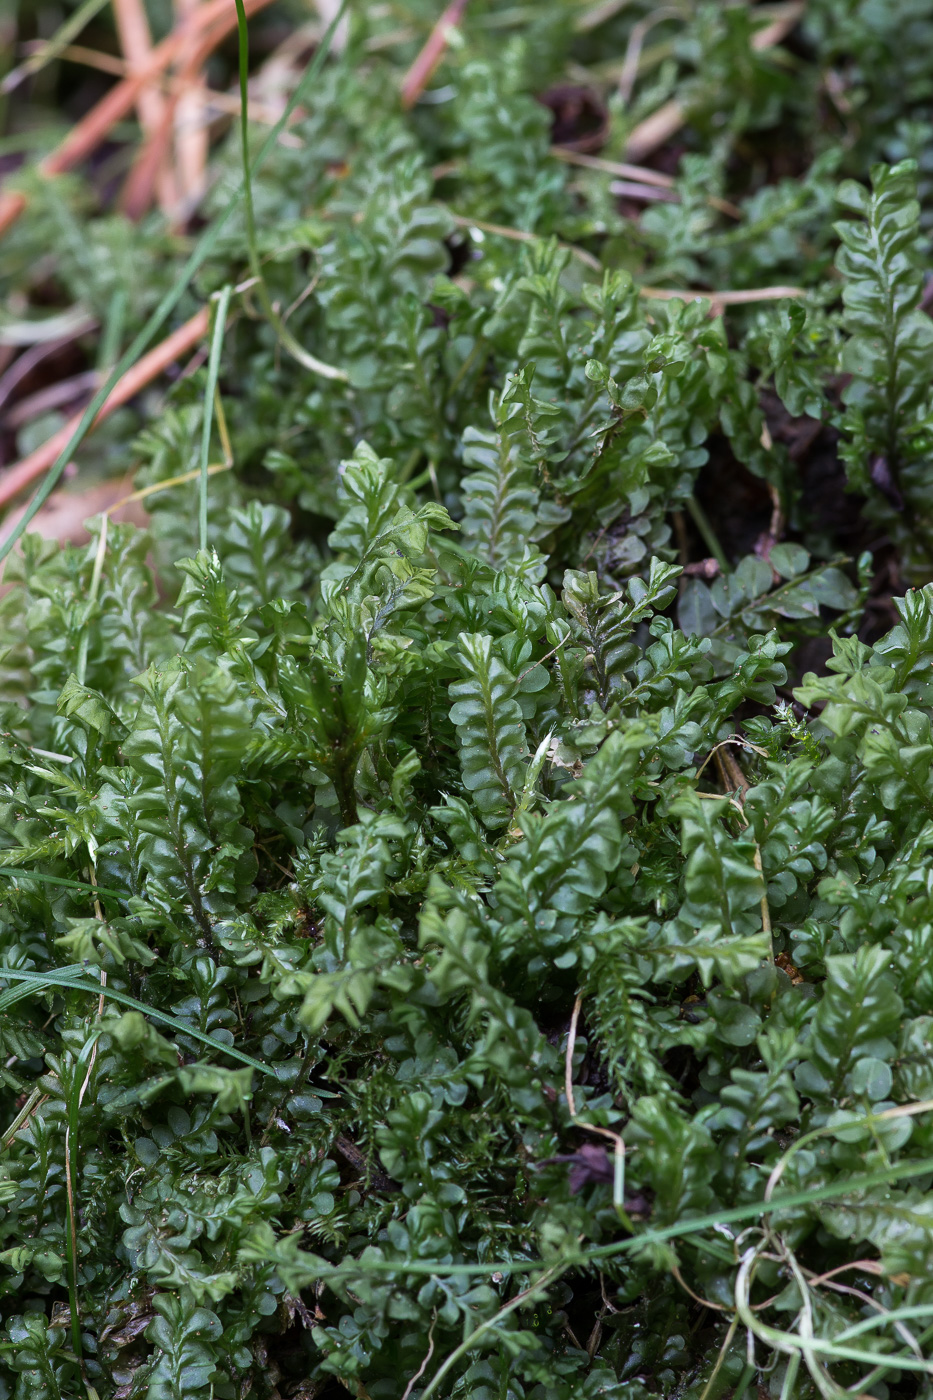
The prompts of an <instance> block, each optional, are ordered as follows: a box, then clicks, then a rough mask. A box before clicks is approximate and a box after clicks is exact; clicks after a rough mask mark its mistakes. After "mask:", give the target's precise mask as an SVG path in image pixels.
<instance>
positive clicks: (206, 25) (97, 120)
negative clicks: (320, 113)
mask: <svg viewBox="0 0 933 1400" xmlns="http://www.w3.org/2000/svg"><path fill="white" fill-rule="evenodd" d="M270 3H271V0H244V4H245V8H246V13H247V15H251V14H255V13H256V11H257V10H261V9H263V8H264V7H265V6H266V5H268V4H270ZM196 18H197V24H196V26H195V25H192V26H191V27H185V28H183V29H180V30H179V29H174V30H173V31H172V33H171V34H169V35H168V36H167V38H165V39H163V40H162V42H161V44H157V45H156V47H155V48H154V49H153V50H152V54H151V56H150V58H149V61H148V62H147V64H146V66H145V67H144V68H140V69H139V71H138V72H136V73H134V74H130V75H128V76H127V77H126V78H124V79H123V81H122V82H119V83H117V84H116V86H115V87H112V88H111V89H110V91H109V92H108V93H107V94H106V96H105V97H103V98H101V100H100V102H98V104H97V106H96V107H92V108H91V110H90V112H88V114H87V116H86V117H84V118H82V120H81V121H79V122H78V123H76V125H75V126H74V127H72V129H71V131H70V132H69V133H68V135H67V136H66V137H65V139H64V141H62V142H61V144H60V145H58V146H56V148H55V150H54V151H52V152H51V153H50V154H49V155H47V156H46V157H45V158H44V159H43V160H41V161H40V162H39V164H38V165H37V166H36V170H37V172H38V173H39V174H40V175H62V174H64V172H65V171H66V170H71V169H73V167H74V166H76V165H79V164H80V163H81V161H82V160H84V159H85V158H86V157H87V156H89V155H90V154H91V152H92V151H94V150H95V149H96V148H97V146H99V145H100V143H101V141H103V140H104V138H105V137H106V136H107V134H108V133H109V132H110V130H111V129H112V128H113V127H114V126H115V125H116V123H117V122H118V121H122V119H123V118H124V117H125V116H126V114H127V113H128V112H129V111H130V109H131V108H132V106H133V104H134V103H135V101H136V99H137V97H138V95H139V93H140V91H141V90H142V88H143V87H145V85H146V84H147V83H150V82H152V81H153V79H156V78H158V77H159V75H160V74H161V73H162V72H163V71H164V70H165V69H166V68H167V67H168V66H169V64H170V63H172V62H173V61H174V59H175V58H176V57H178V56H179V55H180V54H181V53H182V52H183V51H184V49H185V45H186V44H189V43H191V42H192V41H193V40H194V39H195V38H197V37H199V36H201V35H202V34H204V33H205V32H206V31H207V30H208V29H210V42H211V48H216V46H217V45H218V44H219V43H220V41H221V40H222V39H223V38H225V37H226V35H227V34H229V33H230V31H231V30H232V29H235V28H236V12H235V10H234V9H233V8H232V6H231V4H230V0H207V3H206V4H205V5H203V6H202V7H201V9H200V11H199V12H198V14H197V17H196ZM26 203H27V200H26V196H25V195H23V194H11V193H6V194H0V234H2V233H4V232H6V230H7V229H8V228H10V227H11V226H12V225H13V224H15V223H16V220H17V219H18V218H19V217H20V215H21V214H22V212H23V210H24V209H25V208H26Z"/></svg>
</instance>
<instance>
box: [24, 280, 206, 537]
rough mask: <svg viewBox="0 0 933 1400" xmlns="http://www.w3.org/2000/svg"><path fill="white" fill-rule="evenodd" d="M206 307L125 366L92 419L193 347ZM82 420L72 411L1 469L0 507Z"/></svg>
mask: <svg viewBox="0 0 933 1400" xmlns="http://www.w3.org/2000/svg"><path fill="white" fill-rule="evenodd" d="M208 321H209V317H208V309H207V307H202V309H201V310H200V311H199V312H197V314H196V315H194V316H192V317H191V319H190V321H186V322H185V324H184V325H183V326H179V328H178V330H176V331H173V332H172V334H171V335H169V336H167V337H166V338H165V340H163V341H162V342H161V343H160V344H159V345H157V346H155V348H154V349H152V350H150V351H149V352H148V354H146V355H143V357H142V359H140V360H138V361H137V362H136V364H135V365H134V366H133V367H132V369H130V370H128V371H127V372H126V374H125V375H124V376H123V378H122V379H121V380H120V381H119V383H118V384H116V385H115V386H114V388H113V391H112V392H111V394H110V395H109V397H108V398H107V400H106V402H105V403H104V405H103V407H102V408H101V410H100V412H99V413H98V415H97V417H96V418H95V419H94V424H93V425H92V426H96V425H97V424H98V423H101V422H103V420H104V419H105V418H109V416H110V414H111V413H113V412H114V411H115V410H116V409H118V408H121V407H122V406H123V404H125V403H128V402H129V400H130V399H132V398H134V397H135V395H136V394H138V393H139V392H140V390H141V389H144V388H145V387H146V385H147V384H150V383H151V382H152V380H153V379H156V378H157V377H158V376H159V375H160V374H162V373H163V372H164V371H165V370H166V369H168V367H169V365H172V364H174V363H175V361H176V360H178V359H180V358H181V356H182V355H184V354H185V353H186V352H187V351H189V350H191V349H193V347H194V346H195V345H197V343H198V342H199V341H200V340H203V338H204V336H205V335H206V334H207V329H208ZM80 421H81V414H80V413H79V414H75V416H74V418H72V419H69V421H68V422H67V423H66V424H65V425H64V427H62V428H59V430H58V432H57V433H54V434H53V435H52V437H50V438H49V439H48V441H47V442H44V443H43V444H42V446H41V447H37V448H36V450H35V452H31V453H30V454H29V456H28V457H23V458H22V460H21V461H19V462H17V463H16V464H15V466H12V467H10V469H9V470H8V471H6V472H4V473H3V476H2V477H0V509H2V508H3V507H4V506H7V505H9V503H10V502H11V501H13V500H15V499H16V497H17V496H18V495H19V493H20V492H21V491H24V490H25V489H26V487H27V486H30V485H31V484H32V483H33V482H34V481H36V480H37V479H38V478H39V477H40V476H43V475H44V473H45V472H47V471H48V470H49V468H50V467H51V465H52V463H53V462H54V461H55V459H56V457H57V456H58V454H59V453H60V452H62V451H63V450H64V449H65V448H66V447H67V446H68V443H69V442H70V441H71V438H72V436H73V434H74V433H75V431H76V430H77V427H78V424H79V423H80Z"/></svg>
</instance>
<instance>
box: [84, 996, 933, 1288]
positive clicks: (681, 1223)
mask: <svg viewBox="0 0 933 1400" xmlns="http://www.w3.org/2000/svg"><path fill="white" fill-rule="evenodd" d="M96 990H99V988H96V987H95V991H96ZM918 1176H933V1157H922V1158H918V1159H917V1160H915V1161H909V1162H898V1163H897V1164H896V1165H895V1166H891V1167H884V1168H881V1169H879V1170H878V1171H875V1172H866V1173H865V1174H864V1175H862V1176H853V1177H851V1178H850V1179H849V1180H848V1181H845V1182H838V1181H836V1182H830V1183H829V1184H828V1185H826V1186H817V1187H814V1188H813V1189H812V1190H809V1191H791V1192H788V1193H787V1194H786V1195H784V1196H774V1197H772V1198H771V1200H770V1201H764V1200H762V1201H750V1202H749V1203H748V1204H747V1205H744V1206H732V1207H730V1208H729V1209H728V1210H721V1211H713V1212H711V1213H710V1214H709V1215H696V1216H690V1217H689V1218H688V1219H687V1220H678V1221H676V1222H675V1223H674V1224H673V1225H664V1226H661V1227H660V1228H659V1229H655V1230H652V1229H648V1230H641V1231H639V1233H638V1234H637V1235H630V1236H629V1237H628V1238H627V1239H624V1240H614V1241H613V1242H612V1243H611V1244H603V1245H597V1246H596V1247H595V1248H593V1249H581V1250H580V1252H579V1254H575V1255H573V1256H572V1257H570V1258H568V1260H567V1268H574V1269H577V1268H592V1267H594V1266H598V1265H599V1263H600V1261H601V1260H603V1259H611V1258H613V1257H614V1256H615V1255H618V1254H629V1253H631V1251H632V1250H634V1249H641V1248H643V1247H644V1246H645V1245H646V1244H660V1243H662V1242H663V1241H665V1240H672V1239H677V1238H679V1237H683V1236H686V1235H693V1234H697V1233H698V1232H699V1231H701V1230H710V1229H713V1228H714V1227H715V1226H717V1225H729V1224H736V1223H738V1222H739V1221H749V1220H757V1219H759V1218H760V1217H761V1216H763V1215H774V1214H776V1213H777V1212H778V1211H781V1210H794V1209H796V1208H798V1207H800V1206H809V1205H816V1204H817V1203H818V1202H819V1201H833V1200H843V1199H844V1198H845V1197H847V1196H852V1195H856V1194H857V1193H858V1192H859V1191H870V1190H871V1189H872V1187H874V1186H890V1185H893V1184H894V1182H896V1181H908V1180H910V1179H911V1178H914V1177H918ZM364 1267H365V1271H366V1272H377V1273H380V1274H382V1273H405V1274H437V1275H438V1276H439V1277H440V1276H443V1275H447V1274H450V1275H455V1274H456V1275H464V1276H473V1275H476V1276H485V1277H488V1276H489V1275H490V1274H492V1273H502V1274H527V1273H532V1272H534V1270H535V1269H540V1268H541V1267H542V1261H541V1260H540V1259H492V1260H489V1261H488V1262H486V1263H484V1264H451V1263H447V1262H445V1261H444V1260H442V1259H406V1260H405V1261H404V1262H400V1261H399V1260H397V1259H367V1260H366V1264H365V1266H363V1265H361V1264H359V1263H358V1262H357V1263H356V1267H355V1271H354V1270H351V1269H348V1268H347V1267H346V1266H345V1265H343V1264H338V1265H335V1267H334V1268H333V1269H332V1270H331V1271H329V1272H328V1273H326V1274H324V1273H322V1274H321V1277H322V1278H323V1279H325V1281H326V1280H329V1279H331V1278H340V1279H349V1278H353V1277H356V1276H357V1275H358V1274H359V1272H360V1270H361V1269H363V1268H364Z"/></svg>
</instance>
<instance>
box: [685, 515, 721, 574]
mask: <svg viewBox="0 0 933 1400" xmlns="http://www.w3.org/2000/svg"><path fill="white" fill-rule="evenodd" d="M687 510H688V511H689V512H690V519H691V520H692V521H693V523H694V525H695V526H696V527H697V529H698V530H699V532H700V537H701V538H702V540H703V543H704V544H705V545H706V548H707V549H708V550H709V552H710V554H711V555H712V556H713V558H714V559H715V560H716V563H717V564H718V565H719V567H720V569H722V571H723V573H724V574H727V573H729V571H730V567H731V566H730V564H729V560H728V559H727V558H726V552H725V550H724V549H723V547H722V545H721V544H720V543H719V540H718V539H717V538H716V531H715V530H714V529H713V527H712V525H711V524H710V521H709V516H708V515H707V514H706V511H705V510H704V509H703V507H702V506H701V505H700V502H699V501H698V500H697V498H696V496H688V497H687Z"/></svg>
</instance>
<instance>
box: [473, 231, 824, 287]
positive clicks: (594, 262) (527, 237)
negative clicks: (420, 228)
mask: <svg viewBox="0 0 933 1400" xmlns="http://www.w3.org/2000/svg"><path fill="white" fill-rule="evenodd" d="M451 218H452V220H453V222H454V223H455V224H456V225H457V227H458V228H478V229H481V230H482V232H483V233H494V234H498V236H499V237H500V238H509V239H511V240H512V242H513V243H540V242H541V241H542V239H541V235H540V234H538V233H529V232H528V230H527V229H523V228H509V227H508V226H507V225H506V224H491V223H488V222H487V221H486V220H485V219H468V218H466V217H465V216H464V215H463V214H452V215H451ZM560 246H561V247H562V248H566V249H567V250H568V252H570V253H572V254H573V256H574V257H575V258H578V259H579V260H580V262H582V263H584V264H585V266H586V267H590V268H592V269H593V271H594V272H603V271H604V268H603V265H602V263H601V262H600V261H599V259H598V258H594V257H593V254H592V253H588V252H587V251H586V249H585V248H578V247H577V246H576V244H574V243H562V244H561V245H560ZM805 294H806V289H805V288H804V287H752V288H749V289H747V290H745V291H738V292H731V291H722V292H716V291H706V290H704V289H703V288H701V287H639V288H638V295H639V296H642V297H647V298H649V299H650V300H655V301H696V300H697V299H698V298H699V299H702V300H704V301H708V302H710V304H711V306H712V308H713V310H715V309H716V308H717V307H723V306H745V305H748V304H750V303H752V302H756V301H781V300H782V299H783V298H784V297H802V296H804V295H805Z"/></svg>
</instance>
